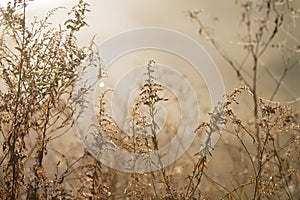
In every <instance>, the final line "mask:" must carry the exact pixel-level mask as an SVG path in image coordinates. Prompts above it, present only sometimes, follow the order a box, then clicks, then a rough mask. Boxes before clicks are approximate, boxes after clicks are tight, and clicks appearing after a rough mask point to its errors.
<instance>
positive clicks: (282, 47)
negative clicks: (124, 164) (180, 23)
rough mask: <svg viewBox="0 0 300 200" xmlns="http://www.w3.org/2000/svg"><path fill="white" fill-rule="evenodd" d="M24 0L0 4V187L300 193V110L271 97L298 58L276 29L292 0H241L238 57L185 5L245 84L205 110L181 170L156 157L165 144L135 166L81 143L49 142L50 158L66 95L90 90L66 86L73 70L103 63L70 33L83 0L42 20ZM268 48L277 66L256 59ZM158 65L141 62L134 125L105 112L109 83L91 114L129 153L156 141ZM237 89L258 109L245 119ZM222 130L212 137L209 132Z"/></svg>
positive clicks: (261, 195)
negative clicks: (142, 168) (58, 17)
mask: <svg viewBox="0 0 300 200" xmlns="http://www.w3.org/2000/svg"><path fill="white" fill-rule="evenodd" d="M29 3H30V0H14V1H12V2H11V3H8V4H7V5H6V7H3V6H1V7H0V22H1V23H0V26H1V37H0V43H1V46H0V79H1V80H3V81H4V83H5V90H1V91H0V131H1V136H0V141H1V145H2V152H1V154H0V168H1V172H0V199H170V200H171V199H255V200H256V199H299V194H300V184H299V180H300V175H299V169H300V160H299V155H300V148H299V147H300V124H299V113H297V112H298V111H294V110H293V109H292V107H291V106H290V105H285V104H280V103H277V102H274V101H273V100H274V99H275V98H276V97H277V95H278V94H279V91H280V88H281V85H282V84H283V81H284V79H285V77H286V76H287V74H288V72H289V70H291V69H292V68H294V67H299V55H298V54H297V52H299V44H297V45H296V46H297V48H296V49H292V50H291V49H289V48H288V47H287V45H286V44H285V43H283V42H281V41H279V40H277V36H278V35H279V34H280V33H281V34H282V33H283V34H288V30H287V29H286V27H285V24H290V23H293V22H294V21H295V20H296V18H297V17H298V15H299V10H297V9H295V8H293V3H292V1H280V0H266V1H236V4H237V5H238V6H239V7H240V8H241V10H242V14H241V18H242V19H241V25H242V26H243V28H242V30H244V31H245V33H246V34H245V36H243V37H242V38H241V42H240V43H241V44H243V45H242V49H243V50H244V51H245V54H246V56H245V58H243V59H241V60H238V59H237V60H236V59H235V58H233V57H230V56H229V53H228V52H227V50H226V49H225V48H223V47H222V45H221V43H219V42H218V41H217V39H216V38H215V37H214V34H213V32H212V29H210V28H208V27H207V26H206V25H205V24H204V23H203V21H202V18H201V14H202V12H200V11H191V12H189V16H190V18H191V19H192V20H194V21H196V22H197V24H198V25H199V34H200V36H202V37H204V38H205V39H206V41H207V42H209V43H210V44H212V46H213V47H214V48H215V50H216V52H218V53H219V54H220V55H221V57H222V58H223V59H224V61H225V62H224V65H228V66H229V67H230V68H231V69H232V70H233V71H234V72H235V74H236V77H237V79H238V80H240V82H241V84H240V86H241V87H239V88H238V89H234V91H233V92H231V93H229V94H227V95H226V101H225V102H220V103H219V104H218V105H217V106H216V107H215V108H214V109H213V111H212V113H210V114H209V115H210V120H209V121H208V122H200V124H199V127H198V128H197V129H196V130H195V133H196V134H199V135H201V136H203V135H206V137H205V139H204V142H203V144H202V146H201V147H200V149H198V151H197V152H196V153H195V155H194V157H192V158H191V160H192V163H193V164H189V161H187V160H185V162H186V163H185V164H184V166H183V167H182V168H183V169H184V170H179V172H176V169H177V167H175V166H169V167H166V166H163V163H162V162H161V161H160V158H161V157H162V156H164V155H159V153H157V154H156V156H157V157H158V160H159V169H158V170H157V171H154V172H149V173H133V174H126V173H122V172H118V171H115V170H113V169H110V168H108V167H106V166H104V165H102V164H101V162H100V161H98V160H96V159H95V158H94V157H93V156H92V155H91V154H90V153H89V152H88V151H87V150H85V151H83V152H81V154H80V156H77V157H68V156H65V155H64V154H63V153H60V152H59V151H56V153H57V154H58V155H59V156H58V157H59V160H58V161H55V163H54V164H53V165H49V166H45V161H47V159H49V157H50V156H49V152H50V151H52V150H53V149H51V148H50V147H49V146H50V144H55V139H56V138H57V137H60V136H61V135H63V134H65V133H66V132H67V131H68V130H70V129H71V127H72V126H73V123H74V121H73V117H74V116H73V113H74V110H73V108H72V106H71V103H72V100H74V101H76V102H77V103H79V104H80V105H81V108H80V109H82V110H83V109H85V107H86V103H87V102H88V99H86V96H87V92H88V89H89V88H88V87H87V88H83V89H82V90H79V93H78V94H77V95H78V96H77V98H75V99H72V98H71V94H72V92H73V89H74V83H75V80H80V77H81V76H82V74H84V73H85V69H86V68H87V67H91V66H93V67H98V68H99V78H103V77H104V76H106V72H105V70H103V66H102V65H101V60H100V55H99V52H98V47H97V45H96V44H95V43H94V41H93V40H92V42H91V44H90V46H87V47H79V46H78V44H77V39H76V33H77V32H78V31H79V30H81V29H82V28H83V27H84V26H86V25H87V22H86V21H85V15H86V13H87V12H88V11H89V9H88V4H87V3H85V2H84V1H83V0H79V2H78V4H77V5H75V6H74V7H73V9H72V10H71V12H70V13H69V14H70V16H71V17H70V18H69V19H67V20H66V22H65V24H64V25H60V26H59V27H58V28H57V27H54V26H53V25H52V24H51V23H50V19H51V16H52V15H53V14H55V12H56V10H57V9H53V10H51V11H50V12H49V13H48V14H47V15H46V17H45V18H44V19H42V20H38V19H37V18H34V20H33V21H32V22H31V23H29V22H27V21H28V20H27V19H26V16H27V4H29ZM58 9H60V8H58ZM270 49H271V50H276V51H279V52H280V53H282V55H283V61H284V62H283V63H284V66H283V68H284V70H283V72H282V74H281V76H280V77H279V78H276V77H275V76H274V75H273V73H272V70H271V68H270V67H269V66H267V65H262V64H261V63H263V61H264V55H266V54H268V51H270ZM84 63H85V64H84ZM264 63H265V62H264ZM155 66H156V63H155V61H154V60H150V61H149V62H148V64H147V65H146V69H145V72H146V73H145V80H144V82H143V84H142V86H141V87H140V91H139V94H138V95H137V98H136V100H135V102H134V103H133V106H132V107H131V108H130V116H128V127H129V131H128V133H130V134H127V133H124V132H123V131H122V130H120V129H119V127H118V126H117V124H116V122H115V121H114V119H113V117H112V116H111V115H110V114H109V112H108V108H107V107H106V106H107V99H106V98H107V94H109V92H110V89H108V90H104V91H103V92H102V93H101V94H99V104H98V105H99V112H98V115H97V117H98V124H97V125H99V126H100V128H101V130H102V132H103V137H106V139H108V140H109V141H111V143H112V144H114V145H116V146H118V147H119V148H123V149H126V150H127V151H129V152H131V153H136V154H143V153H144V154H146V153H149V152H158V151H157V150H159V149H160V147H161V146H162V143H161V141H159V139H158V137H157V134H158V131H159V130H160V127H158V122H157V118H156V117H157V115H156V114H157V110H158V109H159V107H158V105H159V104H161V105H163V104H164V102H165V101H169V100H168V99H167V98H165V97H163V95H165V94H164V85H161V84H159V80H156V77H157V76H156V74H155V72H156V71H155ZM261 68H265V70H266V71H267V72H268V75H269V76H270V77H271V78H272V79H273V80H274V82H275V86H274V91H272V93H271V96H270V98H269V100H266V99H264V98H262V97H261V93H260V91H261V90H260V87H262V86H261V85H259V82H258V76H259V73H260V72H261V71H260V69H261ZM249 69H251V70H249ZM243 95H244V96H245V98H247V99H251V101H252V105H253V113H251V116H250V117H249V118H246V119H245V116H241V115H240V113H239V109H242V108H243V107H245V105H244V102H243V101H242V100H241V99H240V97H241V96H243ZM191 109H192V108H191ZM80 114H82V112H79V116H76V117H80ZM169 131H174V130H173V129H170V130H169ZM175 131H177V130H175ZM221 132H222V136H221V139H220V141H219V143H218V145H217V146H216V147H215V148H213V147H212V145H211V137H212V135H213V134H220V133H221ZM97 134H98V133H96V134H95V137H97V136H98V135H97ZM57 135H58V136H57ZM95 139H97V138H95ZM100 139H103V138H100ZM227 140H229V141H227ZM160 145H161V146H160ZM220 149H221V150H220ZM222 150H225V151H224V152H228V154H230V160H226V164H227V163H228V166H226V167H227V168H230V167H232V170H231V171H232V174H224V173H223V172H218V171H217V172H216V171H212V170H214V168H213V164H212V163H214V162H215V163H216V164H217V165H220V163H221V164H224V162H223V161H220V160H215V159H212V158H214V156H215V155H214V154H215V153H217V152H218V151H222ZM53 151H55V150H53ZM187 154H188V153H187ZM150 164H151V163H150ZM178 165H180V164H178ZM185 167H186V168H185ZM187 174H188V175H187Z"/></svg>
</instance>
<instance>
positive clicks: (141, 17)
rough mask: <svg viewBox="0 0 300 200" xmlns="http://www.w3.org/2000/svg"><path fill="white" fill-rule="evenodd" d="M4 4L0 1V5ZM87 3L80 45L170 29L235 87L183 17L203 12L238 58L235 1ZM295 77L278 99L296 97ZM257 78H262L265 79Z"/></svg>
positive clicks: (37, 4) (41, 5) (64, 0)
mask: <svg viewBox="0 0 300 200" xmlns="http://www.w3.org/2000/svg"><path fill="white" fill-rule="evenodd" d="M7 1H8V0H0V2H1V4H3V3H5V2H7ZM76 2H77V1H75V0H35V1H34V2H32V3H31V5H30V7H29V10H28V15H29V16H35V15H37V16H40V17H41V16H44V15H45V13H46V12H47V10H49V9H51V8H54V7H58V6H62V7H66V8H68V9H70V8H71V7H72V5H74V4H75V3H76ZM88 2H89V3H90V4H91V10H92V12H91V13H89V14H88V23H89V27H87V28H84V29H83V30H82V33H81V34H80V35H79V37H78V39H79V41H80V43H81V44H86V43H87V42H88V41H89V40H90V38H92V36H93V35H96V41H97V43H99V44H101V43H102V42H103V41H105V40H107V39H108V38H110V37H112V36H114V35H117V34H119V33H121V32H124V31H128V30H131V29H134V28H138V27H152V26H155V27H163V28H170V29H174V30H177V31H179V32H182V33H184V34H186V35H188V36H189V37H192V38H193V39H195V40H196V41H198V42H199V44H201V45H203V46H204V47H205V48H206V50H207V51H208V52H209V54H210V55H211V56H212V58H213V60H214V61H215V62H216V64H217V66H218V68H219V70H220V72H221V73H222V75H223V78H224V82H225V85H226V88H227V89H228V90H229V91H231V89H232V88H233V87H237V86H239V82H238V81H237V80H236V79H235V78H232V77H233V76H234V73H233V71H232V70H231V69H230V68H229V67H228V66H227V67H226V66H225V65H224V61H223V60H222V59H220V56H218V55H217V54H216V52H215V51H214V50H213V48H212V47H211V46H210V45H208V44H207V43H206V42H205V41H204V40H203V39H201V38H200V37H199V35H198V26H197V24H196V23H195V22H191V20H190V19H189V18H188V17H187V11H188V10H190V9H201V10H203V11H202V13H203V14H202V16H203V20H204V22H205V23H207V24H208V25H209V26H210V27H215V37H216V39H217V40H219V41H220V43H221V44H222V45H223V46H224V47H225V49H226V50H227V51H228V54H229V55H232V56H233V57H239V56H242V55H243V52H242V51H241V50H240V49H241V48H240V46H238V44H237V42H238V41H239V39H240V38H239V36H241V34H240V33H241V31H240V20H239V19H240V14H241V10H240V9H239V7H238V6H236V5H235V0H227V1H220V0H126V1H125V0H94V1H92V0H88ZM66 13H67V12H66V11H65V10H60V11H58V12H57V14H56V15H55V16H54V17H53V22H55V23H63V21H64V20H65V19H66V17H67V15H66ZM214 17H218V19H219V20H218V21H217V22H213V20H212V19H213V18H214ZM298 25H299V23H298ZM291 35H292V37H294V40H293V42H296V43H297V41H298V44H299V40H300V38H299V36H298V35H297V33H296V32H291ZM289 40H291V39H290V38H289ZM267 59H268V60H267V62H270V63H271V64H272V63H273V64H274V70H273V71H274V74H275V76H277V77H280V75H281V73H282V70H281V68H280V66H279V67H278V68H276V67H275V66H277V65H278V62H279V61H278V62H277V60H278V59H277V58H276V57H275V56H273V57H272V55H270V56H269V57H268V58H267ZM273 64H272V65H273ZM264 73H266V72H264ZM298 77H299V67H297V68H296V69H294V71H292V72H291V73H290V74H288V76H287V80H286V81H285V82H284V85H283V87H282V96H284V97H286V98H283V99H284V100H293V99H295V98H297V97H299V94H300V89H299V87H298V86H297V85H299V84H298V83H299V81H298ZM261 79H265V76H263V77H261ZM266 80H267V79H266ZM268 81H269V82H270V83H268V84H266V85H265V87H266V88H267V89H266V90H268V89H269V86H268V85H270V87H271V85H274V82H272V80H270V79H268ZM271 88H272V87H271ZM262 95H264V93H263V92H262Z"/></svg>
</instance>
